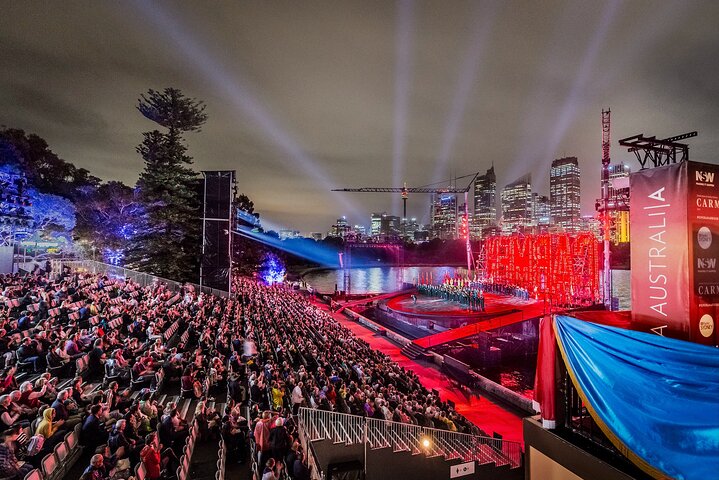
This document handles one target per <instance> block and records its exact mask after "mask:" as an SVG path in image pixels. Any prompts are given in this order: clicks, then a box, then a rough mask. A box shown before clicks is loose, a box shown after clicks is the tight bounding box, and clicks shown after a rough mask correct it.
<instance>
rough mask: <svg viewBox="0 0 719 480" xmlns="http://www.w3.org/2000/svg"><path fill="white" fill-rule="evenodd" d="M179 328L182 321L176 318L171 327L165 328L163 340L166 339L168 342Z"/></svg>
mask: <svg viewBox="0 0 719 480" xmlns="http://www.w3.org/2000/svg"><path fill="white" fill-rule="evenodd" d="M178 328H180V322H178V321H177V320H175V321H174V322H172V325H170V328H168V329H167V330H165V333H163V334H162V337H163V340H165V344H167V342H168V341H169V340H170V338H172V336H173V335H174V334H175V332H176V331H177V329H178Z"/></svg>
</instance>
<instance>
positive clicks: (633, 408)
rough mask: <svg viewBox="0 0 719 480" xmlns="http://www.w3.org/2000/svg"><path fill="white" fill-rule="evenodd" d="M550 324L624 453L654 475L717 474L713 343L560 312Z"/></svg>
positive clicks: (718, 387)
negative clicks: (705, 344) (662, 335)
mask: <svg viewBox="0 0 719 480" xmlns="http://www.w3.org/2000/svg"><path fill="white" fill-rule="evenodd" d="M555 330H556V336H557V341H558V344H559V347H560V351H561V352H562V356H563V358H564V361H565V363H566V365H567V368H568V370H569V372H570V375H571V376H572V379H573V381H574V382H575V385H576V387H577V389H578V390H579V392H580V394H581V396H582V397H583V399H584V400H585V401H586V402H587V404H588V409H589V410H590V412H591V413H592V416H593V418H594V419H595V420H596V421H597V423H598V424H599V425H600V426H601V427H602V429H603V430H604V431H605V433H607V436H608V437H609V438H610V440H612V442H613V443H614V444H615V445H616V446H617V447H618V448H619V450H620V451H622V453H624V454H625V455H626V456H627V457H629V458H630V459H631V460H632V461H634V462H635V463H637V464H638V465H639V466H640V467H642V468H643V469H644V470H645V471H647V472H649V473H650V474H652V475H653V476H655V477H662V476H664V475H666V476H669V477H672V478H678V479H701V480H706V479H718V478H719V349H716V348H713V347H707V346H704V345H699V344H695V343H689V342H684V341H681V340H675V339H671V338H666V337H661V336H659V335H655V334H649V333H643V332H635V331H631V330H624V329H619V328H614V327H608V326H605V325H598V324H595V323H589V322H585V321H582V320H577V319H576V318H572V317H566V316H557V317H556V321H555ZM607 429H608V431H607Z"/></svg>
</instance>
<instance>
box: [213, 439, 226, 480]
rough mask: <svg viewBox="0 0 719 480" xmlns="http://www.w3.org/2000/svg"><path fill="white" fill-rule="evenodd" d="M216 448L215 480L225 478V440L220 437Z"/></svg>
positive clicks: (223, 479)
mask: <svg viewBox="0 0 719 480" xmlns="http://www.w3.org/2000/svg"><path fill="white" fill-rule="evenodd" d="M218 447H219V448H218V449H217V457H218V458H217V473H215V480H225V462H226V461H227V445H225V441H224V440H223V439H220V443H219V444H218Z"/></svg>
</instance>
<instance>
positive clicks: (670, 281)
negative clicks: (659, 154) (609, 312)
mask: <svg viewBox="0 0 719 480" xmlns="http://www.w3.org/2000/svg"><path fill="white" fill-rule="evenodd" d="M630 181H631V204H630V224H631V228H632V236H631V256H632V276H631V289H632V319H633V321H635V322H637V323H639V324H645V325H647V326H648V327H649V328H654V329H655V331H656V332H657V333H662V334H664V335H669V336H673V337H676V338H681V339H684V340H690V341H692V342H697V343H703V344H706V345H719V334H718V333H717V325H716V323H717V313H718V312H719V165H712V164H707V163H698V162H682V163H677V164H673V165H668V166H665V167H659V168H653V169H647V170H641V171H639V172H636V173H634V174H632V175H631V177H630Z"/></svg>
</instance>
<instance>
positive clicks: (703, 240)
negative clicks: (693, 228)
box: [697, 227, 712, 250]
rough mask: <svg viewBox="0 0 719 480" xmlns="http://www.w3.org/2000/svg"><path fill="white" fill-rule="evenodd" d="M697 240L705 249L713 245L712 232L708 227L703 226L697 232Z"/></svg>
mask: <svg viewBox="0 0 719 480" xmlns="http://www.w3.org/2000/svg"><path fill="white" fill-rule="evenodd" d="M697 242H698V243H699V246H700V247H701V248H703V249H704V250H706V249H708V248H709V247H711V246H712V232H711V230H709V228H707V227H702V228H700V229H699V231H698V232H697Z"/></svg>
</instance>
